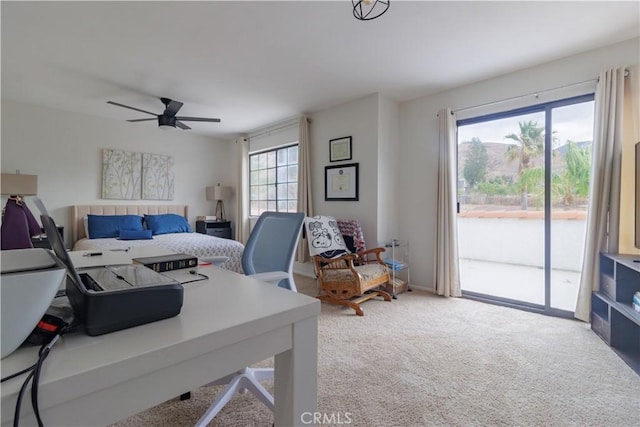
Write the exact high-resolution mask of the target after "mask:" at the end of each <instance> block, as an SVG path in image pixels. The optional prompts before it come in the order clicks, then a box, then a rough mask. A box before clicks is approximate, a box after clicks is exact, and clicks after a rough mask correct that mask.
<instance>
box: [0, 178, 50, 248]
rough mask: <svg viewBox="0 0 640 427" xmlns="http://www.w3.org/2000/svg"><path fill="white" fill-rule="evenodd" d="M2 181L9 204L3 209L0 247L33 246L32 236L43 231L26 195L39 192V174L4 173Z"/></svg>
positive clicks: (0, 190) (0, 185)
mask: <svg viewBox="0 0 640 427" xmlns="http://www.w3.org/2000/svg"><path fill="white" fill-rule="evenodd" d="M0 179H1V181H0V193H2V195H8V196H9V198H8V199H7V204H6V205H5V207H4V209H3V210H2V225H1V226H0V248H1V249H2V250H5V249H26V248H31V247H33V245H32V244H31V236H37V235H39V234H41V233H42V230H41V229H40V225H39V224H38V221H36V219H35V217H34V216H33V214H32V213H31V211H30V210H29V208H28V207H27V205H26V204H25V203H24V199H23V197H24V196H35V195H36V194H38V176H37V175H23V174H20V173H3V174H2V175H1V178H0Z"/></svg>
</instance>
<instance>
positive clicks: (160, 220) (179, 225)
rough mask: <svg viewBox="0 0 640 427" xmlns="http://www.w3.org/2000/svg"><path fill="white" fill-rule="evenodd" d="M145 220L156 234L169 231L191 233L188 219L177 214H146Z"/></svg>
mask: <svg viewBox="0 0 640 427" xmlns="http://www.w3.org/2000/svg"><path fill="white" fill-rule="evenodd" d="M144 222H145V224H146V225H147V228H148V229H149V230H151V231H152V232H153V235H154V236H155V235H156V234H167V233H191V227H190V226H189V223H188V222H187V219H186V218H185V217H183V216H180V215H176V214H162V215H145V216H144Z"/></svg>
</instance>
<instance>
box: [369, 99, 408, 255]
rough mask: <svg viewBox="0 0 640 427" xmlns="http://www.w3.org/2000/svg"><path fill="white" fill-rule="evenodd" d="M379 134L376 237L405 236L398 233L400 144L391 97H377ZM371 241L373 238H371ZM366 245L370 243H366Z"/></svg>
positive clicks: (397, 114)
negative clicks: (378, 103) (378, 104)
mask: <svg viewBox="0 0 640 427" xmlns="http://www.w3.org/2000/svg"><path fill="white" fill-rule="evenodd" d="M379 102H380V108H379V113H378V114H379V119H378V122H379V124H380V125H379V138H378V229H377V234H378V240H379V241H386V240H392V239H406V238H407V236H400V235H399V234H398V230H399V221H398V212H399V211H400V209H401V206H400V204H399V203H398V197H399V193H400V192H401V191H402V188H403V186H402V183H400V182H399V181H398V173H397V171H398V170H399V168H400V167H401V165H400V164H399V162H398V158H399V147H400V141H399V139H400V128H399V119H400V107H399V105H398V103H396V102H395V101H393V100H391V99H388V98H386V97H384V96H380V97H379ZM372 243H373V242H372ZM369 247H373V245H372V244H369Z"/></svg>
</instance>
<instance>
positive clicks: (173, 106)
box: [164, 101, 183, 117]
mask: <svg viewBox="0 0 640 427" xmlns="http://www.w3.org/2000/svg"><path fill="white" fill-rule="evenodd" d="M182 105H183V104H182V102H180V101H170V102H169V104H167V108H165V110H164V115H165V116H169V117H173V116H175V115H176V114H177V113H178V110H179V109H180V108H182Z"/></svg>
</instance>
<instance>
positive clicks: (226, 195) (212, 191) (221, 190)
mask: <svg viewBox="0 0 640 427" xmlns="http://www.w3.org/2000/svg"><path fill="white" fill-rule="evenodd" d="M206 192H207V200H227V199H230V198H231V195H232V194H233V190H232V189H231V187H227V186H221V185H220V184H218V185H216V186H212V187H207V189H206Z"/></svg>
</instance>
